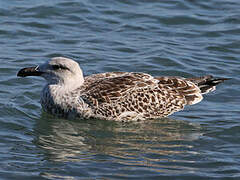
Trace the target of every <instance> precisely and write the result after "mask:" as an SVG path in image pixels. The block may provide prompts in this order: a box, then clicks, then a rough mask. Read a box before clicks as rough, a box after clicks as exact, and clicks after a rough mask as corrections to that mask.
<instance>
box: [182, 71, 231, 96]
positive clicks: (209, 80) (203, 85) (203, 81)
mask: <svg viewBox="0 0 240 180" xmlns="http://www.w3.org/2000/svg"><path fill="white" fill-rule="evenodd" d="M187 80H189V81H191V82H193V83H194V84H196V85H197V86H198V87H199V89H200V90H201V93H202V94H207V93H209V92H212V91H214V90H215V89H216V85H218V84H220V83H222V82H224V81H225V80H229V78H213V76H210V75H209V76H203V77H197V78H188V79H187Z"/></svg>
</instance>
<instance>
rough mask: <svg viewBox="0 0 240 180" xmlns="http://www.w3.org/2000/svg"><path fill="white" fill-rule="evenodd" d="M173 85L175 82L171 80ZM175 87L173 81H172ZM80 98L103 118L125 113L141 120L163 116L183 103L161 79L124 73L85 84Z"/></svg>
mask: <svg viewBox="0 0 240 180" xmlns="http://www.w3.org/2000/svg"><path fill="white" fill-rule="evenodd" d="M173 82H175V80H173ZM175 84H176V82H175ZM84 92H85V94H84V95H82V97H83V98H84V99H85V101H86V102H88V103H89V105H92V107H94V109H95V113H96V114H99V115H101V116H105V117H119V116H120V117H121V116H122V115H123V114H126V113H128V112H135V113H137V114H141V115H142V116H143V117H144V118H157V117H165V116H168V115H169V114H171V113H173V112H176V111H179V110H181V109H183V108H184V105H185V104H186V99H185V96H183V95H182V94H181V93H179V91H177V90H176V87H174V84H172V85H171V84H168V85H167V82H166V80H162V79H161V78H158V79H154V78H153V77H152V76H150V75H148V74H143V73H127V74H122V75H120V76H118V77H113V78H102V79H99V80H97V81H94V82H91V83H88V86H86V87H85V89H84Z"/></svg>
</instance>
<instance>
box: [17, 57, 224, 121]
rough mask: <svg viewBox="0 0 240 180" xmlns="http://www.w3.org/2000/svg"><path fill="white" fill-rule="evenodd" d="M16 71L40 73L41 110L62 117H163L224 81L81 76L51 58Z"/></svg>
mask: <svg viewBox="0 0 240 180" xmlns="http://www.w3.org/2000/svg"><path fill="white" fill-rule="evenodd" d="M18 76H21V77H25V76H41V77H43V78H44V79H46V81H47V84H46V85H45V87H44V88H43V90H42V94H41V105H42V108H43V110H44V111H46V112H48V113H51V114H53V115H57V116H60V117H65V118H82V119H87V118H98V119H106V120H115V121H136V120H146V119H155V118H161V117H166V116H168V115H170V114H172V113H174V112H177V111H180V110H182V109H184V106H185V105H192V104H196V103H198V102H200V101H201V100H202V99H203V96H202V94H206V93H208V92H210V91H213V90H215V85H217V84H219V83H221V82H223V81H224V80H227V79H226V78H218V79H216V78H213V77H212V76H203V77H198V78H182V77H153V76H151V75H149V74H145V73H136V72H107V73H101V74H93V75H90V76H87V77H84V76H83V73H82V70H81V68H80V66H79V64H78V63H77V62H76V61H74V60H72V59H69V58H64V57H55V58H52V59H51V60H49V61H47V62H45V63H44V64H41V65H39V66H35V67H27V68H23V69H21V70H20V71H19V72H18Z"/></svg>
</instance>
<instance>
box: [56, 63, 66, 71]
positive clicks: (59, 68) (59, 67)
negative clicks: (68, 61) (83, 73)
mask: <svg viewBox="0 0 240 180" xmlns="http://www.w3.org/2000/svg"><path fill="white" fill-rule="evenodd" d="M52 69H53V70H61V69H68V68H67V67H65V66H63V65H60V64H59V65H56V64H55V65H52Z"/></svg>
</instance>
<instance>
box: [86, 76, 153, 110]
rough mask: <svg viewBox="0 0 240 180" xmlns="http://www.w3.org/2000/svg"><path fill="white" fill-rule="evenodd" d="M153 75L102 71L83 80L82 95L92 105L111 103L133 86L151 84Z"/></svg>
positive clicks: (138, 86) (139, 86)
mask: <svg viewBox="0 0 240 180" xmlns="http://www.w3.org/2000/svg"><path fill="white" fill-rule="evenodd" d="M152 80H153V77H152V76H150V75H148V74H144V73H123V72H113V73H103V74H99V75H98V74H97V75H92V76H89V77H87V78H86V79H85V82H84V92H85V93H84V95H85V97H87V98H88V101H89V102H90V103H92V104H93V105H94V106H99V105H100V104H103V103H110V104H111V103H113V102H114V101H117V100H120V99H121V98H123V97H124V95H125V94H126V92H129V91H132V89H135V88H142V87H145V86H149V85H153V84H154V83H153V82H152Z"/></svg>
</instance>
